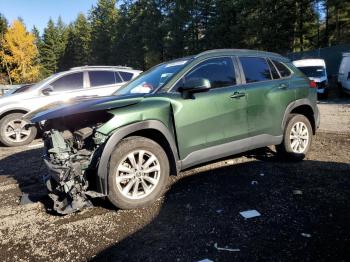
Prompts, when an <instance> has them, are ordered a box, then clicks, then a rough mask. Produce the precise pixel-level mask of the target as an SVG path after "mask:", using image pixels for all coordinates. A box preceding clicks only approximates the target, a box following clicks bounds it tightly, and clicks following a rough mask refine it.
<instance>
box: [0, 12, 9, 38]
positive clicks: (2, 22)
mask: <svg viewBox="0 0 350 262" xmlns="http://www.w3.org/2000/svg"><path fill="white" fill-rule="evenodd" d="M7 26H8V25H7V20H6V18H5V16H4V15H3V14H1V13H0V36H2V35H3V34H5V32H6V29H7Z"/></svg>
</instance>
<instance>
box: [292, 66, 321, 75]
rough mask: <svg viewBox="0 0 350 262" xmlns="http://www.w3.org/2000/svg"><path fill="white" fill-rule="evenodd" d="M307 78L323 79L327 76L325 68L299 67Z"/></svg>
mask: <svg viewBox="0 0 350 262" xmlns="http://www.w3.org/2000/svg"><path fill="white" fill-rule="evenodd" d="M298 68H299V69H300V70H301V71H302V72H303V73H304V74H305V75H306V76H307V77H323V76H325V75H326V72H325V68H324V67H322V66H304V67H298Z"/></svg>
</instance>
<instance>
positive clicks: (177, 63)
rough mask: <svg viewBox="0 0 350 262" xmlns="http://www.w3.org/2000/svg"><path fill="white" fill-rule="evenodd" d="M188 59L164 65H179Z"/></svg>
mask: <svg viewBox="0 0 350 262" xmlns="http://www.w3.org/2000/svg"><path fill="white" fill-rule="evenodd" d="M187 61H188V60H183V61H177V62H174V63H170V64H167V65H166V66H165V67H172V66H179V65H184V64H186V63H187Z"/></svg>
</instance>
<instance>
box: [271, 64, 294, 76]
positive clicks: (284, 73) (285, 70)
mask: <svg viewBox="0 0 350 262" xmlns="http://www.w3.org/2000/svg"><path fill="white" fill-rule="evenodd" d="M272 62H273V63H274V64H275V66H276V67H277V69H278V71H279V72H280V75H281V77H287V76H290V75H291V74H292V73H291V71H290V70H289V69H288V67H286V66H285V65H284V64H282V63H280V62H278V61H276V60H272Z"/></svg>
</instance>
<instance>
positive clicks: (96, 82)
mask: <svg viewBox="0 0 350 262" xmlns="http://www.w3.org/2000/svg"><path fill="white" fill-rule="evenodd" d="M89 78H90V86H91V87H95V86H105V85H113V84H115V82H116V80H115V75H114V72H113V71H90V72H89Z"/></svg>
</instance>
